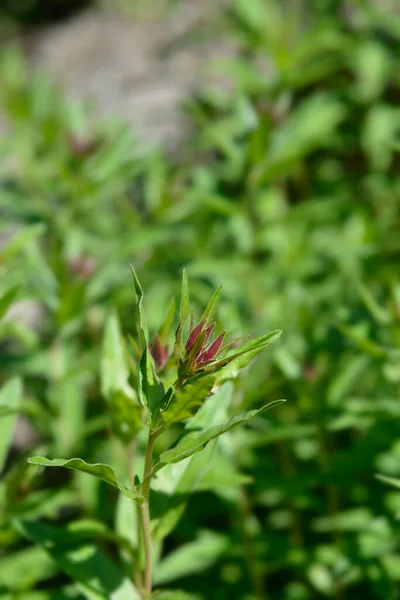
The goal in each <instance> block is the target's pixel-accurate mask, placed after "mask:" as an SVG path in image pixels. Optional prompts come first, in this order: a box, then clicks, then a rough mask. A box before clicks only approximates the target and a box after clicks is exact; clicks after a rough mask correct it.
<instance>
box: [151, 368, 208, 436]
mask: <svg viewBox="0 0 400 600" xmlns="http://www.w3.org/2000/svg"><path fill="white" fill-rule="evenodd" d="M214 383H215V376H214V375H206V376H204V375H200V376H199V375H198V376H196V377H193V378H192V379H189V381H188V382H187V383H185V384H184V385H183V387H182V389H181V390H175V391H174V392H173V394H172V397H171V400H170V402H169V404H168V406H167V408H166V409H165V410H164V411H163V412H162V413H161V418H162V420H163V422H164V424H165V425H167V426H169V425H172V424H173V423H178V422H179V421H184V420H185V419H188V418H189V417H191V416H192V415H194V414H195V413H196V411H197V410H198V409H199V407H200V406H201V405H202V404H203V402H204V401H205V399H206V398H207V396H209V395H210V393H211V390H212V388H213V387H214Z"/></svg>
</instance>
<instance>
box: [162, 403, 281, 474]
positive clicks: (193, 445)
mask: <svg viewBox="0 0 400 600" xmlns="http://www.w3.org/2000/svg"><path fill="white" fill-rule="evenodd" d="M282 402H285V400H274V401H273V402H270V403H269V404H266V405H265V406H263V407H262V408H260V409H258V410H250V411H248V412H245V413H242V414H241V415H238V416H237V417H233V419H231V420H230V421H228V422H227V423H224V424H223V425H215V426H214V427H211V428H210V429H208V430H206V431H202V432H200V433H199V432H197V431H192V432H190V433H188V434H187V435H185V437H183V438H182V439H181V440H180V441H179V442H178V444H177V445H176V446H175V447H174V448H171V449H170V450H166V451H165V452H163V453H162V454H161V456H160V465H159V466H158V468H161V467H162V466H163V465H164V464H168V463H176V462H179V461H181V460H184V459H185V458H188V457H189V456H191V455H192V454H194V453H195V452H199V451H200V450H203V448H205V446H206V445H207V444H208V443H209V442H210V441H211V440H214V439H216V438H217V437H219V436H220V435H222V434H224V433H226V432H227V431H230V430H231V429H234V428H235V427H237V426H238V425H241V424H242V423H246V421H249V420H250V419H252V418H253V417H257V416H258V415H261V414H262V413H264V412H265V411H267V410H269V409H271V408H273V407H274V406H277V405H278V404H281V403H282Z"/></svg>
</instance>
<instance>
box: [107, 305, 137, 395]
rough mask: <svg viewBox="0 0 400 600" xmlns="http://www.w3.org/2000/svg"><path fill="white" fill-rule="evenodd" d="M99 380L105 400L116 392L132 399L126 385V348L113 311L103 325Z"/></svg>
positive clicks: (127, 377)
mask: <svg viewBox="0 0 400 600" xmlns="http://www.w3.org/2000/svg"><path fill="white" fill-rule="evenodd" d="M100 378H101V391H102V394H103V395H104V396H105V397H106V398H110V397H111V395H112V394H113V393H114V392H117V391H121V392H124V393H125V394H126V395H127V396H130V397H133V390H132V388H131V387H130V385H129V384H128V379H129V369H128V364H127V359H126V348H125V344H124V340H123V338H122V333H121V327H120V323H119V319H118V315H117V313H116V312H115V311H112V312H111V313H110V314H109V316H108V318H107V321H106V325H105V331H104V339H103V349H102V357H101V363H100Z"/></svg>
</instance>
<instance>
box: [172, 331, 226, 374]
mask: <svg viewBox="0 0 400 600" xmlns="http://www.w3.org/2000/svg"><path fill="white" fill-rule="evenodd" d="M214 327H215V321H214V322H213V323H211V324H210V325H207V323H206V321H204V320H203V321H200V323H198V325H196V326H195V327H193V323H192V324H191V327H190V332H189V336H188V338H187V341H186V344H185V356H184V359H183V360H182V371H183V372H184V373H195V372H196V371H199V370H201V369H203V368H204V367H205V366H206V365H208V364H210V363H211V362H212V361H213V360H214V359H215V358H216V357H217V355H218V353H219V351H220V350H221V346H222V342H223V341H224V337H225V331H222V333H220V334H219V336H218V337H217V338H216V339H215V340H210V338H211V334H212V331H213V329H214Z"/></svg>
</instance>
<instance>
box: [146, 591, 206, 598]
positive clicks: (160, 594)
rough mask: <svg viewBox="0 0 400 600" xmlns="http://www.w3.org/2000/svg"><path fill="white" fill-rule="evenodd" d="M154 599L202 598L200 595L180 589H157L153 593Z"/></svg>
mask: <svg viewBox="0 0 400 600" xmlns="http://www.w3.org/2000/svg"><path fill="white" fill-rule="evenodd" d="M152 598H153V600H200V596H194V595H193V593H190V594H186V592H181V591H180V590H157V591H155V592H154V594H153V595H152Z"/></svg>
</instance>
